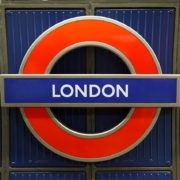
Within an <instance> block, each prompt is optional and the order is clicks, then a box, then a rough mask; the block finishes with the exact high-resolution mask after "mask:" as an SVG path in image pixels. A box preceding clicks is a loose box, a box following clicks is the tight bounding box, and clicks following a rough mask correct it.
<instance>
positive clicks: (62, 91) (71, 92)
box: [60, 84, 74, 97]
mask: <svg viewBox="0 0 180 180" xmlns="http://www.w3.org/2000/svg"><path fill="white" fill-rule="evenodd" d="M65 89H68V91H69V92H68V93H67V92H65ZM60 93H61V95H62V96H63V97H71V96H72V95H73V94H74V89H73V87H72V86H71V85H69V84H65V85H63V86H62V87H61V89H60Z"/></svg>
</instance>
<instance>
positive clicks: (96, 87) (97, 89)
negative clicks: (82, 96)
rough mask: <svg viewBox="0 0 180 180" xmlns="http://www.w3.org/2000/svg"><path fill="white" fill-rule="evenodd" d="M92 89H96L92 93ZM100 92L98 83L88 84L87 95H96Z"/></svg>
mask: <svg viewBox="0 0 180 180" xmlns="http://www.w3.org/2000/svg"><path fill="white" fill-rule="evenodd" d="M93 90H96V93H93ZM100 93H101V89H100V87H99V86H98V85H96V84H90V85H89V97H93V98H94V97H97V96H99V95H100Z"/></svg>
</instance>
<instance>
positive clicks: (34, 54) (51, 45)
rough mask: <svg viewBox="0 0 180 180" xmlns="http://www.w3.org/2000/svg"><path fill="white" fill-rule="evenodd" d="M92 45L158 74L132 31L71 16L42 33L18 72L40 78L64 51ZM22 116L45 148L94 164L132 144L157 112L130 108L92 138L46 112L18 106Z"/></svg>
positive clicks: (149, 51)
mask: <svg viewBox="0 0 180 180" xmlns="http://www.w3.org/2000/svg"><path fill="white" fill-rule="evenodd" d="M92 44H93V45H100V46H102V47H104V48H110V49H111V47H112V49H114V50H115V51H114V52H115V53H117V54H118V55H120V56H121V57H126V58H124V61H125V62H126V63H127V64H129V65H132V67H133V69H134V73H137V74H160V73H161V68H160V65H159V63H158V60H157V58H156V56H155V54H154V52H153V50H152V49H151V48H150V46H149V45H148V43H147V42H146V41H145V40H144V39H143V38H142V37H141V36H140V35H139V34H138V33H137V32H136V31H134V30H133V29H131V28H130V27H128V26H126V25H124V24H122V23H120V22H118V21H115V20H112V19H109V18H104V17H99V16H98V17H97V16H83V17H77V18H72V19H69V20H66V21H63V22H61V23H58V24H56V25H54V26H53V27H51V28H50V29H48V30H47V31H45V32H44V33H43V34H42V35H41V36H39V37H38V38H37V39H36V40H35V42H34V43H33V44H32V45H31V47H30V48H29V50H28V51H27V53H26V55H25V57H24V59H23V61H22V64H21V67H20V71H19V73H21V74H45V73H47V72H48V71H49V68H50V65H52V64H54V62H53V61H54V59H57V58H56V57H57V56H58V54H60V53H61V52H63V51H64V50H65V49H68V47H73V48H75V47H77V46H78V45H79V46H83V45H92ZM74 45H77V46H74ZM70 49H71V48H70ZM112 49H111V50H112ZM21 112H22V114H23V117H24V120H25V122H26V124H27V126H28V127H29V129H30V130H31V132H32V133H33V134H34V136H35V137H36V138H37V139H38V140H39V141H40V142H41V143H42V144H44V145H45V146H46V147H47V148H48V149H50V150H52V151H53V152H55V153H57V154H59V155H62V156H64V157H67V158H70V159H73V160H78V161H86V162H96V161H104V160H108V159H112V158H114V157H117V156H119V155H122V154H124V153H126V152H128V151H130V150H131V149H132V148H134V147H135V146H137V145H138V144H139V143H140V142H141V141H142V140H143V139H144V138H145V137H146V135H147V134H148V133H149V132H150V130H151V129H152V127H153V126H154V124H155V122H156V120H157V117H158V115H159V112H160V108H135V109H134V111H133V112H132V114H131V115H130V117H129V119H128V120H127V121H126V122H125V123H124V124H123V126H121V127H119V128H117V129H116V130H115V131H113V132H112V133H109V134H105V135H103V136H97V137H93V136H92V137H91V138H89V136H88V134H82V136H78V135H76V134H73V133H69V132H67V129H65V128H64V127H63V126H61V125H60V126H59V125H57V123H56V122H55V121H54V119H53V118H52V117H51V115H50V114H49V112H48V111H47V109H46V108H21ZM78 134H80V135H81V133H78Z"/></svg>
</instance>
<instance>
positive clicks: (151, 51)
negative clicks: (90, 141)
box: [19, 16, 162, 162]
mask: <svg viewBox="0 0 180 180" xmlns="http://www.w3.org/2000/svg"><path fill="white" fill-rule="evenodd" d="M88 19H96V20H104V21H106V22H110V23H114V24H116V25H118V26H122V27H124V28H125V29H126V30H128V31H129V32H131V33H133V34H134V35H135V36H136V37H137V38H138V39H139V40H140V41H141V42H142V43H143V44H144V45H145V46H146V48H147V49H148V51H149V52H150V54H151V55H152V57H153V59H154V63H155V64H156V67H157V69H158V72H159V73H162V72H161V67H160V64H159V62H158V60H157V57H156V55H155V54H154V52H153V50H152V49H151V47H150V46H149V44H148V43H147V42H146V41H145V40H144V39H143V38H142V37H141V36H140V35H139V34H138V33H137V32H136V31H134V30H133V29H131V28H130V27H128V26H126V25H124V24H122V23H120V22H118V21H116V20H112V19H109V18H104V17H99V16H98V17H95V16H84V17H78V18H77V17H76V18H72V19H70V20H66V21H63V22H61V23H58V24H57V25H55V26H53V27H52V28H50V29H48V30H47V31H45V32H44V33H43V34H41V35H40V36H39V37H38V38H37V39H36V40H35V42H34V43H33V44H32V45H31V47H30V48H29V49H28V51H27V53H26V55H25V57H24V59H23V61H22V64H21V67H20V70H19V73H21V70H22V69H23V67H24V64H25V62H26V59H27V57H28V55H29V54H30V52H31V51H32V49H33V47H34V46H35V45H36V44H37V43H38V42H39V41H40V40H41V39H42V38H43V37H44V36H45V35H46V34H48V33H49V32H50V31H52V30H53V29H55V28H56V27H59V26H62V25H64V24H67V23H70V22H74V21H78V20H88ZM21 112H22V114H23V116H24V118H25V122H26V124H27V126H28V127H29V128H30V130H31V131H32V133H33V134H34V135H35V136H36V138H37V139H39V140H40V142H41V143H42V144H44V145H45V146H46V147H47V148H49V149H51V150H52V151H53V152H55V153H57V154H59V155H62V156H64V157H69V158H71V159H74V160H78V161H86V162H95V161H99V160H101V161H104V160H108V159H112V158H114V157H117V156H119V155H121V154H124V153H126V152H128V151H129V150H131V149H132V148H133V147H135V146H137V145H138V144H139V143H140V142H141V141H142V140H143V139H144V138H145V137H146V136H147V134H148V133H149V131H150V130H151V129H152V127H153V126H154V124H155V122H156V120H157V117H158V115H159V113H160V108H158V109H157V111H156V115H155V117H154V119H153V121H152V123H151V126H150V127H149V128H148V129H147V130H146V132H145V133H144V135H143V136H142V137H141V138H140V139H139V140H138V141H136V142H135V143H134V144H133V145H132V146H130V147H128V148H127V149H125V150H124V151H121V152H120V153H117V154H114V155H111V156H107V157H104V158H92V159H88V158H87V159H86V158H78V157H74V156H71V155H68V154H64V153H62V152H60V151H58V150H56V149H54V148H53V147H52V146H50V145H49V144H47V143H46V142H44V140H42V139H41V138H40V137H39V135H37V134H36V132H34V130H33V129H32V127H31V126H30V124H28V123H29V122H28V120H27V119H26V117H25V114H24V113H23V110H22V109H21Z"/></svg>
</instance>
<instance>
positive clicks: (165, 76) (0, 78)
mask: <svg viewBox="0 0 180 180" xmlns="http://www.w3.org/2000/svg"><path fill="white" fill-rule="evenodd" d="M8 78H9V79H16V78H20V79H31V78H34V79H38V78H42V79H49V78H55V79H58V78H61V79H67V78H77V79H85V78H94V79H96V78H102V79H103V78H104V79H107V78H113V79H123V78H129V79H151V78H153V79H176V103H5V91H4V79H8ZM0 83H1V106H2V107H178V106H179V105H180V100H179V98H178V97H179V94H180V92H179V90H180V87H179V86H180V75H175V74H173V75H170V74H160V75H154V74H152V75H149V74H148V75H145V74H140V75H139V74H136V75H135V74H134V75H133V74H128V75H123V74H122V75H117V74H110V75H108V74H103V75H102V74H83V76H82V74H74V75H71V74H62V75H53V74H50V75H48V74H45V75H39V74H37V75H36V74H30V75H27V74H26V75H22V74H3V75H0ZM47 110H48V111H49V109H48V108H47ZM51 117H52V115H51ZM53 118H55V117H53Z"/></svg>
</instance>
